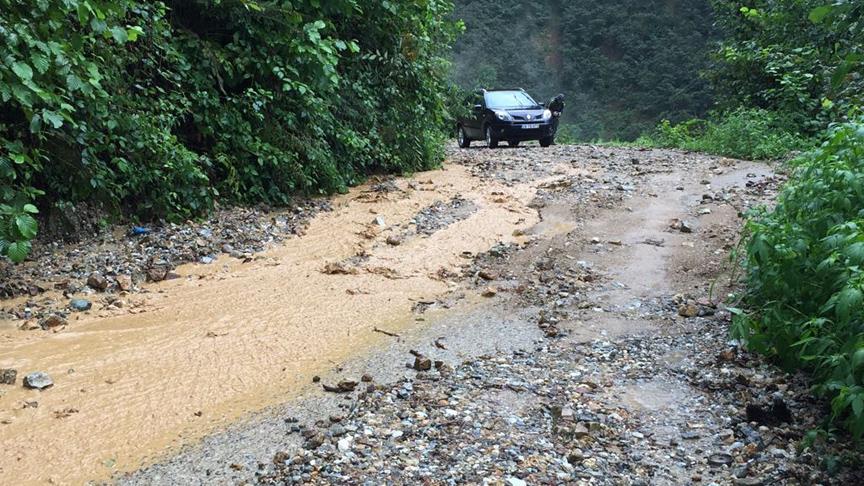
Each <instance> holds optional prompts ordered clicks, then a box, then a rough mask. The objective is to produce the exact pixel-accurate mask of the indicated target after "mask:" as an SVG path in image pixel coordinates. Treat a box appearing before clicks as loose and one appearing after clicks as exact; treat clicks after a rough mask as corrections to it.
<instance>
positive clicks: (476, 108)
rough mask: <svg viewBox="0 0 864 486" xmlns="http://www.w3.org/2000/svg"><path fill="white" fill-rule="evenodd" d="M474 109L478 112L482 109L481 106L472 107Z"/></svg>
mask: <svg viewBox="0 0 864 486" xmlns="http://www.w3.org/2000/svg"><path fill="white" fill-rule="evenodd" d="M474 109H475V110H477V111H480V110H482V109H483V105H474Z"/></svg>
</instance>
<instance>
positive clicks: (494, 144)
mask: <svg viewBox="0 0 864 486" xmlns="http://www.w3.org/2000/svg"><path fill="white" fill-rule="evenodd" d="M486 146H487V147H489V148H490V149H494V148H498V139H497V138H495V136H494V135H492V127H486Z"/></svg>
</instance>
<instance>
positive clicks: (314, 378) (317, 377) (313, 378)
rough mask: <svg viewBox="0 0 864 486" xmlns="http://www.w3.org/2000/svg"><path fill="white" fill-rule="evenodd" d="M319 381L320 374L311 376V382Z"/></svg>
mask: <svg viewBox="0 0 864 486" xmlns="http://www.w3.org/2000/svg"><path fill="white" fill-rule="evenodd" d="M319 381H321V377H320V376H318V375H315V376H313V377H312V383H318V382H319Z"/></svg>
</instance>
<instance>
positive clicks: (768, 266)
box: [734, 118, 864, 438]
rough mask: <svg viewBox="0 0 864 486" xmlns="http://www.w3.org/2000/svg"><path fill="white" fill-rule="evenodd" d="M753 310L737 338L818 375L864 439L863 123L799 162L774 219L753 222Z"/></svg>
mask: <svg viewBox="0 0 864 486" xmlns="http://www.w3.org/2000/svg"><path fill="white" fill-rule="evenodd" d="M747 227H748V230H749V233H750V235H751V236H750V237H749V241H748V243H747V260H746V269H747V281H748V284H749V285H748V287H749V288H748V293H747V295H746V301H745V302H746V304H747V305H748V306H750V308H752V309H755V310H754V311H753V312H752V313H750V314H740V315H739V316H737V317H736V320H735V325H734V334H735V335H736V336H737V337H739V338H741V339H742V340H744V341H745V342H746V343H747V344H748V346H749V347H750V348H751V349H753V350H755V351H758V352H762V353H765V354H768V355H769V356H773V357H775V358H776V359H777V360H778V361H779V362H780V363H781V364H782V365H784V366H785V367H786V368H787V369H795V368H803V369H806V370H809V371H810V372H812V374H813V378H814V380H815V382H816V383H817V384H818V386H817V391H818V392H819V393H821V394H822V395H824V396H828V397H830V398H832V399H833V401H832V405H833V407H832V409H833V419H834V420H835V421H838V422H842V423H843V424H845V425H846V427H847V428H848V430H850V431H851V432H852V433H853V434H854V436H855V437H856V438H861V437H862V435H864V306H862V303H864V118H862V119H861V120H859V121H858V122H857V123H846V124H842V125H835V126H833V127H832V128H831V129H830V132H829V135H828V138H827V140H826V141H825V143H824V144H823V145H822V146H821V148H819V149H818V150H815V151H813V152H811V153H808V154H806V155H804V156H803V157H801V158H800V159H799V160H797V161H795V162H794V171H793V173H792V177H791V180H790V182H789V183H788V184H787V185H786V186H785V188H784V189H783V191H782V193H781V194H780V196H779V199H778V201H777V205H776V207H775V208H774V209H773V210H767V209H762V210H760V211H759V212H757V213H756V214H754V215H753V216H752V218H751V219H750V221H749V222H748V226H747Z"/></svg>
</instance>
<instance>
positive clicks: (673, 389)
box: [619, 379, 689, 412]
mask: <svg viewBox="0 0 864 486" xmlns="http://www.w3.org/2000/svg"><path fill="white" fill-rule="evenodd" d="M622 388H623V391H622V392H621V394H620V395H619V398H620V400H621V404H622V405H623V406H625V407H627V408H628V409H630V410H637V411H639V410H641V411H647V412H659V411H663V410H667V409H669V408H672V407H673V406H674V405H675V404H676V403H679V402H681V401H683V400H685V399H686V398H687V396H688V395H689V390H688V389H687V388H686V387H684V386H682V385H680V384H678V383H670V382H667V381H662V380H659V379H658V380H652V381H648V382H643V383H636V384H632V385H627V386H624V387H622Z"/></svg>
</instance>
